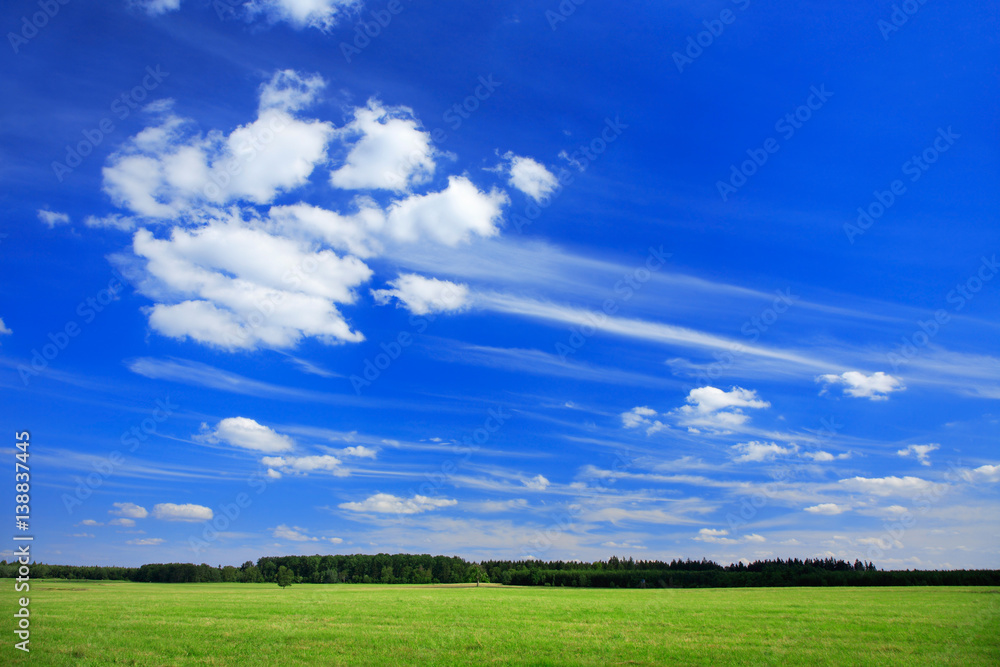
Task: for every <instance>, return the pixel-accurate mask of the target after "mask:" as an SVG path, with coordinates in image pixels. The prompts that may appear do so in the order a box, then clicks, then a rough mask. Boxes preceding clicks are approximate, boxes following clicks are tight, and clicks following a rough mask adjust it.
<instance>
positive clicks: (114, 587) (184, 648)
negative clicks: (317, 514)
mask: <svg viewBox="0 0 1000 667" xmlns="http://www.w3.org/2000/svg"><path fill="white" fill-rule="evenodd" d="M3 585H4V586H5V587H6V588H7V593H6V594H5V595H3V596H2V616H3V618H4V619H6V620H5V621H4V623H5V624H6V628H5V630H4V632H3V636H4V638H5V645H4V646H3V647H2V649H0V664H21V663H25V664H27V663H28V662H30V663H32V664H37V665H383V664H384V665H464V664H469V665H472V664H475V665H480V664H488V665H508V664H510V665H514V664H517V665H573V664H577V665H997V664H1000V590H997V589H995V588H973V587H934V588H924V587H912V588H911V587H900V588H753V589H734V588H728V589H646V590H635V589H578V588H551V587H531V588H519V587H500V586H481V587H479V588H476V587H474V586H473V587H459V586H436V587H431V586H388V585H309V584H298V585H294V586H291V587H290V588H286V589H281V588H279V587H278V586H276V585H274V584H140V583H122V582H82V581H72V580H70V581H63V580H45V581H34V582H32V583H31V592H30V598H31V605H30V610H31V630H32V632H31V644H30V646H31V654H30V656H29V655H26V654H23V653H22V652H21V651H17V650H15V649H14V647H13V644H14V641H16V639H15V636H14V634H13V633H12V632H11V630H12V629H13V625H14V622H13V612H14V610H15V605H16V600H17V597H19V596H20V595H21V594H16V593H14V592H13V582H12V581H11V580H4V582H3Z"/></svg>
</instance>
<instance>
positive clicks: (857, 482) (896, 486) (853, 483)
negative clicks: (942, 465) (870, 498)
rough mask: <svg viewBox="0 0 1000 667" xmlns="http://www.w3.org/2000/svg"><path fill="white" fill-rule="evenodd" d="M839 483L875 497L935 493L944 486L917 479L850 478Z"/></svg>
mask: <svg viewBox="0 0 1000 667" xmlns="http://www.w3.org/2000/svg"><path fill="white" fill-rule="evenodd" d="M839 483H840V484H843V485H844V487H845V488H847V489H849V490H851V491H857V492H859V493H870V494H872V495H876V496H892V495H916V494H918V493H924V492H928V491H937V490H940V489H941V488H942V487H943V486H944V485H941V484H935V483H934V482H929V481H927V480H926V479H920V478H919V477H851V478H850V479H842V480H840V482H839Z"/></svg>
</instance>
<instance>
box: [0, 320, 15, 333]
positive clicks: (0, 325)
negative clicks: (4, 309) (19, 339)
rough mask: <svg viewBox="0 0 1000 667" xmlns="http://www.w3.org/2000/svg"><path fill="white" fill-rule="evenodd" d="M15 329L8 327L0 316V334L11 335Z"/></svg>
mask: <svg viewBox="0 0 1000 667" xmlns="http://www.w3.org/2000/svg"><path fill="white" fill-rule="evenodd" d="M12 333H14V332H13V331H11V330H10V329H8V328H7V325H6V324H4V323H3V318H2V317H0V336H9V335H11V334H12Z"/></svg>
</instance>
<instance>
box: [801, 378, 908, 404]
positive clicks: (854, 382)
mask: <svg viewBox="0 0 1000 667" xmlns="http://www.w3.org/2000/svg"><path fill="white" fill-rule="evenodd" d="M816 381H817V382H823V383H824V385H826V386H824V388H823V390H822V391H821V392H820V393H821V394H822V393H824V392H826V388H827V387H828V386H830V385H843V387H844V393H845V394H847V395H848V396H854V397H855V398H870V399H871V400H873V401H885V400H888V399H889V394H891V393H892V392H894V391H902V390H903V389H906V387H905V386H903V381H902V380H900V379H899V378H897V377H894V376H892V375H886V374H885V373H883V372H882V371H879V372H877V373H874V374H872V375H865V374H864V373H859V372H858V371H847V372H846V373H842V374H840V375H832V374H827V375H820V376H819V377H818V378H816Z"/></svg>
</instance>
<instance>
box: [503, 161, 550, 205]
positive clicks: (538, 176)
mask: <svg viewBox="0 0 1000 667" xmlns="http://www.w3.org/2000/svg"><path fill="white" fill-rule="evenodd" d="M504 159H506V160H508V161H509V163H510V165H509V167H508V170H509V173H510V181H509V183H510V184H511V185H512V186H514V187H515V188H517V189H518V190H520V191H521V192H523V193H524V194H526V195H528V196H529V197H531V198H532V199H534V200H535V201H536V202H539V201H542V200H543V199H545V198H546V197H548V196H549V195H550V194H551V193H552V192H553V191H554V190H555V189H556V187H558V185H559V179H557V178H556V177H555V175H553V174H552V172H550V171H549V170H548V169H546V168H545V165H543V164H541V163H540V162H537V161H535V160H534V159H532V158H530V157H521V156H520V155H514V153H512V152H507V154H505V155H504Z"/></svg>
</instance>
